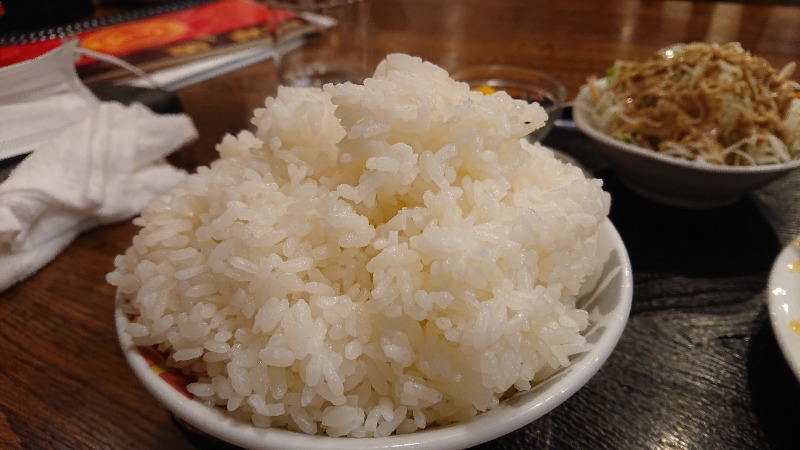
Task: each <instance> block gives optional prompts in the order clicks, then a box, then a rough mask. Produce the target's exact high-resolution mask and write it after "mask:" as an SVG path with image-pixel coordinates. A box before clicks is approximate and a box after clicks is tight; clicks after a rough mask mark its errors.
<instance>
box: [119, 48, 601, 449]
mask: <svg viewBox="0 0 800 450" xmlns="http://www.w3.org/2000/svg"><path fill="white" fill-rule="evenodd" d="M544 121H545V113H544V112H543V110H542V109H541V108H540V107H538V106H537V105H529V104H526V103H524V102H522V101H517V100H513V99H511V98H510V97H509V96H508V95H507V94H505V93H503V92H498V93H495V94H492V95H486V96H484V95H483V94H481V93H479V92H473V91H470V90H469V88H468V86H467V85H466V84H463V83H458V82H455V81H453V80H452V79H450V78H449V76H448V74H447V73H446V72H445V71H444V70H442V69H440V68H438V67H436V66H434V65H432V64H430V63H426V62H423V61H421V60H420V59H418V58H413V57H409V56H406V55H400V54H396V55H390V56H389V57H387V58H386V60H384V61H383V62H382V63H381V64H380V65H379V66H378V68H377V70H376V72H375V75H374V76H373V78H370V79H367V80H366V81H365V82H364V85H354V84H350V83H347V84H342V85H327V86H325V87H323V88H322V89H315V88H310V89H292V88H280V89H279V90H278V94H277V96H276V97H275V98H268V99H267V100H266V108H264V109H258V110H256V111H255V114H254V118H253V120H252V122H253V124H254V126H255V132H250V131H242V132H240V133H239V134H238V136H235V137H234V136H226V137H225V138H224V139H223V141H222V142H221V143H220V144H219V146H218V150H219V153H220V158H219V159H218V160H217V161H214V162H213V163H212V164H211V165H210V167H202V168H200V169H198V171H197V173H196V174H194V175H191V176H189V177H188V178H187V179H186V180H185V182H183V183H182V184H180V185H179V186H177V187H176V188H175V189H173V190H172V191H171V192H170V193H169V194H167V195H166V196H163V197H161V198H158V199H156V200H154V201H152V202H151V203H150V204H149V205H148V206H147V207H146V209H145V210H144V211H143V212H142V214H141V217H139V218H137V219H136V220H135V223H136V224H137V225H139V226H141V227H142V229H141V230H140V232H139V234H138V235H137V236H135V237H134V239H133V244H132V246H131V247H130V248H129V249H128V250H127V252H126V253H125V254H124V255H120V256H118V257H117V258H116V260H115V266H116V270H115V271H114V272H112V273H110V274H109V275H108V277H107V278H108V281H109V282H110V283H111V284H113V285H115V286H117V287H118V293H119V295H120V297H121V299H122V300H121V303H122V308H124V311H125V312H126V313H128V314H129V315H130V318H131V319H130V320H131V324H130V325H129V326H128V329H127V332H128V333H129V334H130V335H131V337H132V338H133V340H134V342H135V343H136V344H137V345H148V346H149V345H153V346H156V347H157V348H158V349H159V350H161V351H163V352H166V353H168V354H170V355H171V358H170V359H169V363H170V364H171V365H173V366H174V367H176V368H179V369H181V370H183V371H186V372H187V373H190V374H191V375H192V376H193V377H194V378H195V379H196V380H197V382H196V383H193V384H190V385H189V387H188V389H189V391H191V392H192V393H193V394H194V395H195V396H197V398H198V399H199V400H200V401H202V402H204V403H206V404H208V405H209V406H211V405H220V406H221V407H223V408H227V409H228V410H229V411H231V414H233V415H234V416H236V417H239V418H242V419H243V420H249V421H252V423H254V424H256V425H258V426H262V427H285V428H288V429H291V430H298V431H302V432H305V433H311V434H314V433H320V434H327V435H330V436H354V437H369V436H386V435H389V434H392V433H410V432H413V431H415V430H419V429H421V428H425V427H430V426H432V425H437V424H446V423H449V422H452V421H460V420H464V419H466V418H468V417H471V416H474V415H476V414H478V413H479V412H481V411H486V410H489V409H492V408H494V407H496V406H497V405H498V404H499V401H500V398H501V397H502V396H503V395H504V394H506V393H507V392H508V391H509V390H512V389H518V390H524V389H529V388H530V386H531V385H532V384H533V383H535V382H536V381H537V380H540V379H542V378H544V377H546V376H548V375H549V374H551V373H553V372H554V371H555V370H558V369H559V368H561V367H564V366H567V365H568V364H569V358H570V356H571V355H574V354H576V353H578V352H581V351H583V350H584V349H585V339H584V337H583V336H582V335H581V331H582V330H583V329H584V328H585V327H586V326H587V324H588V316H587V313H586V312H585V311H583V310H580V309H577V308H576V307H575V296H576V294H577V293H578V290H579V289H580V286H581V283H582V282H583V280H584V279H585V278H586V277H587V275H589V274H590V273H592V272H593V271H594V269H595V268H596V266H597V264H598V261H597V258H596V256H595V246H596V239H597V238H596V232H597V228H598V225H599V224H600V222H602V221H603V220H604V218H605V217H606V215H607V214H608V208H609V196H608V194H606V193H605V192H603V191H602V189H601V182H600V181H599V180H587V179H585V178H584V175H583V174H582V172H581V171H580V170H579V169H577V168H575V167H573V166H570V165H567V164H564V163H562V162H560V161H559V160H557V159H556V158H555V157H554V156H553V153H552V152H551V151H549V150H548V149H546V148H543V147H541V146H540V145H538V144H530V143H528V142H527V141H526V140H525V139H522V138H523V136H525V135H526V134H528V133H529V132H530V131H532V130H533V129H536V128H538V127H540V126H542V125H543V124H544Z"/></svg>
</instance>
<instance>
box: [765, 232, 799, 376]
mask: <svg viewBox="0 0 800 450" xmlns="http://www.w3.org/2000/svg"><path fill="white" fill-rule="evenodd" d="M768 290H769V292H768V293H767V295H768V299H767V301H768V303H769V319H770V322H771V323H772V330H773V331H774V332H775V337H776V338H777V339H778V345H780V347H781V351H783V355H784V356H785V357H786V360H787V361H788V362H789V366H791V368H792V371H793V372H794V375H795V376H796V377H797V379H798V380H799V381H800V236H798V237H797V238H796V239H795V240H794V242H792V243H791V244H789V245H787V246H786V247H785V248H784V249H783V251H782V252H781V254H780V255H778V259H776V260H775V264H774V265H773V266H772V272H771V273H770V275H769V288H768ZM793 324H794V329H792V328H793V326H792V325H793Z"/></svg>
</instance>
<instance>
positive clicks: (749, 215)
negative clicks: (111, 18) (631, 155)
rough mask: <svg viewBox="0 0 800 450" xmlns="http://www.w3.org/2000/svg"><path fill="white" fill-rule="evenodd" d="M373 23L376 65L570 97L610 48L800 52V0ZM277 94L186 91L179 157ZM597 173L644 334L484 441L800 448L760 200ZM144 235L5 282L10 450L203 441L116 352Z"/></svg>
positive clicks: (636, 327) (389, 15) (204, 149)
mask: <svg viewBox="0 0 800 450" xmlns="http://www.w3.org/2000/svg"><path fill="white" fill-rule="evenodd" d="M371 22H372V36H373V39H372V41H371V42H372V47H371V48H370V54H371V58H372V60H373V62H377V61H378V60H379V59H380V58H381V57H382V56H383V55H385V54H386V53H388V52H405V53H410V54H416V55H419V56H421V57H423V58H425V59H427V60H430V61H432V62H434V63H437V64H439V65H441V66H443V67H445V68H446V69H456V68H459V67H464V66H467V65H474V64H487V63H502V64H514V65H522V66H530V67H533V68H538V69H544V70H546V71H549V72H550V73H552V74H554V75H555V76H557V77H559V78H560V79H561V80H562V81H563V82H564V83H565V84H566V86H567V87H568V89H569V92H570V95H571V96H574V95H575V93H576V92H577V88H578V87H579V85H581V84H582V83H583V81H584V80H585V78H586V77H587V76H588V75H590V74H593V73H595V74H601V73H603V71H604V70H605V68H606V67H608V66H609V65H610V64H611V63H612V61H613V60H614V59H617V58H638V57H644V56H646V55H649V54H650V53H651V52H653V51H655V50H656V49H658V48H660V47H662V46H665V45H668V44H671V43H675V42H685V41H694V40H704V41H715V42H725V41H740V42H741V43H742V44H743V45H744V47H745V48H747V49H749V50H751V51H753V52H754V53H756V54H759V55H762V56H764V57H766V58H767V59H768V60H769V61H770V62H771V63H772V64H773V65H775V66H782V65H783V64H785V63H787V62H790V61H793V60H796V59H798V57H799V56H800V7H795V6H776V5H765V4H751V5H741V4H735V3H713V2H702V3H700V2H698V3H693V2H686V1H666V2H661V1H636V0H609V1H603V2H590V1H565V2H554V1H550V0H505V1H478V0H462V1H443V0H441V1H426V0H378V1H374V2H373V3H372V8H371ZM0 51H2V50H0ZM796 76H797V75H796ZM796 76H795V77H796ZM274 92H275V75H274V70H273V67H272V65H271V64H270V63H262V64H258V65H254V66H251V67H248V68H245V69H242V70H238V71H236V72H233V73H229V74H227V75H224V76H220V77H218V78H215V79H213V80H210V81H207V82H203V83H201V84H197V85H193V86H190V87H187V88H184V89H182V90H181V91H180V92H178V94H179V96H180V99H181V101H182V103H183V106H184V109H185V111H186V113H187V114H188V115H189V116H191V117H192V119H193V120H194V121H195V123H196V125H197V128H198V129H199V130H200V139H199V140H198V141H197V142H195V143H194V144H192V145H190V146H189V147H187V148H185V149H183V150H181V151H180V152H179V153H177V154H176V155H174V157H173V159H172V161H173V162H174V163H175V164H177V165H179V166H182V167H185V168H187V169H190V170H191V169H193V168H195V167H196V166H198V165H205V164H208V163H209V162H210V161H212V160H213V159H214V158H215V151H214V145H215V144H216V143H217V142H219V141H220V139H221V138H222V136H223V135H224V134H225V133H229V132H236V131H238V130H240V129H242V128H247V127H249V119H250V116H251V113H252V110H253V109H254V108H256V107H259V106H261V105H262V103H263V100H264V98H265V97H266V96H268V95H270V94H273V93H274ZM551 142H553V145H558V146H560V147H561V148H562V149H563V150H565V151H567V152H569V151H570V150H571V148H570V147H571V146H573V145H574V146H575V148H578V147H580V146H584V147H586V146H587V145H588V144H587V143H586V142H585V141H580V136H577V137H576V136H564V135H561V136H559V135H558V134H557V133H556V134H555V135H553V136H552V137H551ZM586 151H587V152H591V148H590V146H589V148H588V150H586ZM598 176H600V177H602V178H603V179H604V180H605V181H606V186H607V189H609V191H610V192H611V193H612V198H613V199H614V206H613V208H612V215H611V218H612V221H613V222H614V223H615V225H617V227H618V228H619V230H620V232H621V234H622V236H623V239H624V240H625V242H626V245H627V246H628V249H629V252H630V254H631V258H632V261H633V265H634V276H635V281H636V285H635V294H634V308H633V311H632V315H631V320H630V321H629V325H628V328H627V329H626V332H625V334H624V335H623V338H622V340H621V342H620V344H619V346H618V347H617V349H616V350H615V352H614V354H613V355H612V357H611V358H610V359H609V361H608V362H607V363H606V365H605V366H604V367H603V369H601V371H600V372H599V373H598V375H597V376H596V377H595V378H594V379H592V380H591V381H590V383H589V384H588V385H587V386H586V387H585V388H584V389H582V390H581V391H579V392H578V394H576V395H575V396H574V397H573V398H571V399H570V400H568V401H567V403H565V404H564V405H562V406H561V407H559V408H557V409H556V410H555V411H553V412H552V413H550V414H548V415H547V416H545V417H544V418H543V419H541V420H539V421H537V422H535V423H533V424H531V425H529V426H527V427H525V428H523V429H521V430H519V431H517V432H515V433H512V434H510V435H508V436H505V437H503V438H501V439H498V440H496V441H494V442H490V443H487V444H485V445H484V446H483V448H508V447H513V448H527V447H533V446H536V447H542V448H559V449H561V448H770V447H771V448H797V446H798V445H800V441H798V434H797V430H798V428H797V424H798V423H800V414H798V412H797V410H798V408H797V405H798V404H800V384H798V382H797V380H795V379H794V378H793V377H792V375H791V373H790V372H789V369H788V366H787V365H786V363H785V361H784V360H783V358H782V356H781V354H780V353H779V351H778V348H777V345H776V344H775V340H774V337H773V336H772V333H771V330H770V327H769V323H768V320H767V316H766V313H765V309H764V294H763V291H764V289H765V286H766V279H767V275H768V271H769V268H770V265H771V263H772V261H773V259H774V258H775V256H777V253H778V251H779V249H780V247H781V245H782V244H783V243H784V242H781V241H780V240H779V239H778V238H777V237H776V234H775V233H774V231H773V230H771V229H770V227H769V225H768V224H767V222H766V221H765V219H764V218H763V217H761V215H760V212H759V209H758V208H757V207H756V206H757V205H756V204H755V203H754V202H753V201H752V200H750V199H745V200H743V201H741V202H739V203H737V204H735V205H733V206H731V207H729V208H723V209H722V210H715V211H703V212H699V211H681V210H674V209H672V208H667V207H663V206H660V205H656V204H653V203H650V202H647V201H645V200H643V199H641V198H638V197H637V196H635V195H634V194H633V193H631V192H630V191H628V190H627V189H626V188H625V187H624V186H622V185H621V184H620V183H619V182H618V181H617V180H616V178H615V176H614V174H613V172H612V171H608V170H605V171H601V172H599V173H598ZM712 228H713V229H714V230H718V232H716V233H715V232H711V231H709V229H712ZM678 229H679V231H676V230H678ZM136 231H137V228H136V227H134V226H133V225H132V224H131V223H130V222H125V223H121V224H118V225H113V226H105V227H101V228H98V229H95V230H91V231H88V232H86V233H84V234H83V235H82V236H80V237H79V238H78V239H76V240H75V241H74V242H73V243H72V244H71V245H70V246H69V247H68V248H67V249H66V250H65V251H64V252H63V253H62V254H60V255H59V256H58V257H57V258H56V259H55V260H53V261H52V262H51V263H50V264H49V265H47V266H46V267H45V268H44V269H42V270H41V271H40V272H39V273H37V274H36V275H34V276H32V277H31V278H30V279H28V280H27V281H24V282H22V283H20V284H18V285H17V286H15V287H12V288H10V289H8V290H6V291H5V292H2V293H0V393H2V394H1V395H0V448H2V449H15V448H26V449H45V448H59V449H84V448H92V449H94V448H107V449H159V448H164V449H166V448H169V449H188V448H194V444H193V443H192V441H191V440H190V439H189V438H187V436H186V435H184V434H183V432H182V430H181V429H180V428H179V427H177V426H176V425H175V423H174V422H173V420H172V418H171V416H170V414H169V413H168V412H167V411H166V410H165V409H164V408H163V407H162V406H161V405H159V404H158V403H157V402H156V401H155V400H154V399H153V398H152V397H151V396H150V395H149V394H148V393H147V392H146V391H145V389H144V388H143V387H142V386H141V385H140V384H139V383H138V381H137V380H136V379H135V378H134V376H133V373H132V372H131V370H130V369H129V367H128V366H127V364H126V362H125V360H124V359H123V357H122V354H121V352H120V349H119V346H118V343H117V339H116V335H115V330H114V321H113V317H112V311H113V297H114V288H113V287H112V286H110V285H109V284H107V283H106V282H105V275H106V273H108V272H109V271H110V270H111V269H112V261H113V258H114V256H115V255H117V254H118V253H121V252H123V251H124V250H125V248H127V246H128V245H129V243H130V241H131V238H132V236H133V235H134V234H135V233H136ZM197 445H198V446H199V447H203V444H202V443H200V444H197Z"/></svg>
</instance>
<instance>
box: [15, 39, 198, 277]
mask: <svg viewBox="0 0 800 450" xmlns="http://www.w3.org/2000/svg"><path fill="white" fill-rule="evenodd" d="M76 48H77V44H76V43H75V42H67V43H65V44H64V45H62V46H61V47H59V48H58V49H56V50H53V51H52V52H50V53H47V54H45V55H43V56H41V57H39V58H36V59H34V60H31V61H27V62H24V63H21V64H18V65H15V66H9V67H5V68H2V69H0V125H2V126H0V157H10V156H14V155H18V154H22V153H24V152H28V151H30V152H32V153H31V154H30V155H29V156H28V157H27V158H26V159H24V160H23V161H22V162H21V163H20V164H19V165H18V166H17V167H16V168H15V169H14V170H13V171H12V172H11V173H10V175H9V176H8V178H7V179H6V180H4V181H2V182H0V291H3V290H5V289H6V288H8V287H9V286H11V285H13V284H14V283H16V282H18V281H20V280H23V279H25V278H27V277H28V276H30V275H31V274H33V273H34V272H35V271H37V270H38V269H40V268H41V267H43V266H44V265H45V264H47V263H48V262H49V261H50V260H52V259H53V258H54V257H55V256H56V255H57V254H58V253H60V252H61V251H62V250H63V249H64V248H65V247H66V246H67V245H68V244H69V243H70V242H71V241H72V240H73V239H74V238H75V237H76V236H77V235H78V234H79V233H80V232H81V231H83V230H86V229H88V228H91V227H94V226H97V225H100V224H106V223H111V222H117V221H121V220H125V219H128V218H130V217H132V216H134V215H136V214H137V213H138V212H139V211H140V210H141V209H142V208H143V207H144V205H145V204H146V203H147V202H148V201H149V200H151V199H152V198H153V197H156V196H158V195H160V194H162V193H165V192H166V191H168V190H169V189H170V188H172V187H173V186H174V185H175V184H176V183H177V182H178V181H180V180H181V179H182V178H183V177H184V176H185V175H186V174H185V172H183V171H182V170H178V169H176V168H174V167H172V166H170V165H169V164H167V163H166V162H165V161H164V157H165V156H166V155H168V154H169V153H171V152H173V151H174V150H177V149H178V148H179V147H181V146H182V145H184V144H186V143H187V142H189V141H190V140H193V139H195V138H196V137H197V130H195V127H194V125H193V124H192V121H191V120H190V119H189V117H187V116H186V115H184V114H175V115H158V114H155V113H153V112H152V111H150V110H149V109H147V108H146V107H144V106H142V105H141V104H137V103H134V104H133V105H131V106H124V105H122V104H119V103H116V102H100V101H99V100H98V99H97V98H96V97H94V95H93V94H91V92H90V91H89V90H88V89H86V87H85V86H84V85H83V83H81V81H80V79H79V78H78V77H77V75H76V74H75V69H74V66H73V60H74V57H75V53H76Z"/></svg>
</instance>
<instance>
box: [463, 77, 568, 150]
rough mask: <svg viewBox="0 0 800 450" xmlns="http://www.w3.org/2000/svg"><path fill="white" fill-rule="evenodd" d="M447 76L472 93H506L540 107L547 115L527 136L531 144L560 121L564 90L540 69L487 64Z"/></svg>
mask: <svg viewBox="0 0 800 450" xmlns="http://www.w3.org/2000/svg"><path fill="white" fill-rule="evenodd" d="M450 76H451V77H452V78H453V79H454V80H457V81H463V82H465V83H467V84H468V85H469V86H470V87H471V88H472V89H475V90H479V89H489V90H490V91H505V92H507V93H508V95H510V96H511V97H512V98H516V99H520V100H525V101H526V102H528V103H533V102H536V103H538V104H539V105H541V106H542V108H544V110H545V112H547V122H546V123H545V125H544V126H543V127H541V128H539V129H538V130H535V131H534V132H533V133H531V134H529V135H528V139H529V140H530V141H532V142H540V141H541V140H542V139H544V138H545V136H547V134H548V133H549V132H550V130H551V129H552V128H553V125H554V124H555V121H556V120H558V119H559V118H561V114H562V113H563V111H564V105H565V103H566V101H567V88H566V87H564V85H563V84H562V83H561V82H560V81H559V80H558V79H557V78H555V77H554V76H552V75H550V74H548V73H545V72H542V71H540V70H535V69H528V68H525V67H517V66H504V65H488V66H475V67H469V68H465V69H460V70H456V71H453V73H452V74H451V75H450Z"/></svg>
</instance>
